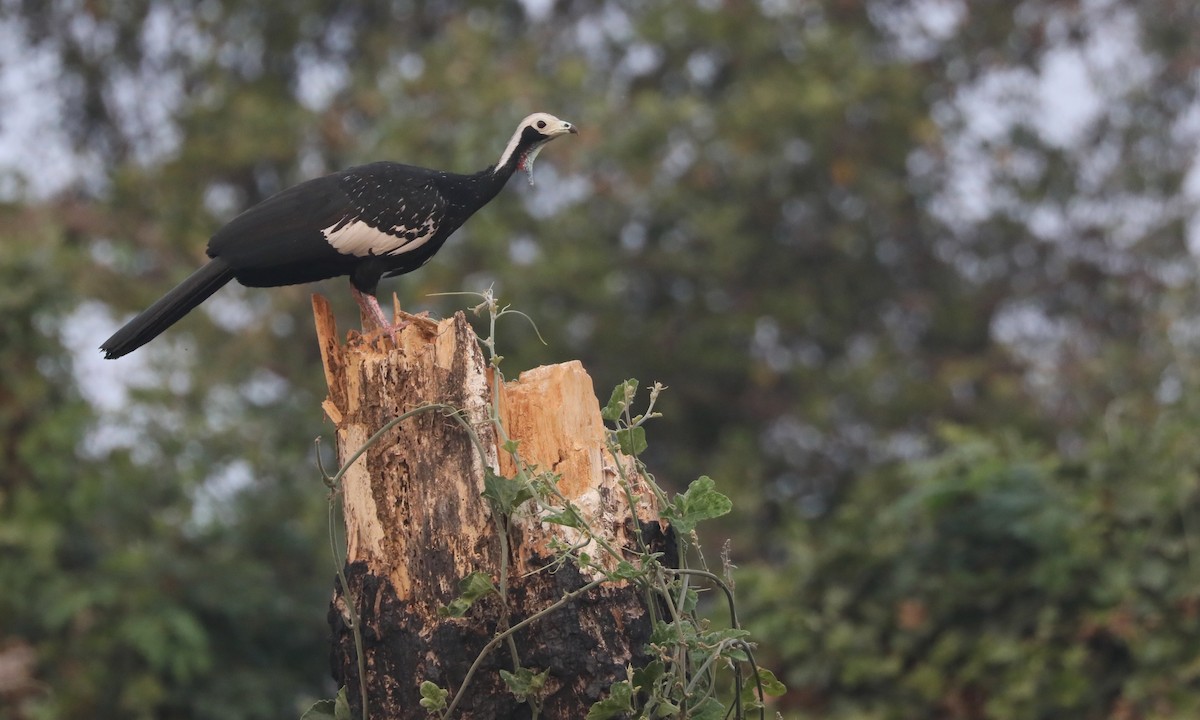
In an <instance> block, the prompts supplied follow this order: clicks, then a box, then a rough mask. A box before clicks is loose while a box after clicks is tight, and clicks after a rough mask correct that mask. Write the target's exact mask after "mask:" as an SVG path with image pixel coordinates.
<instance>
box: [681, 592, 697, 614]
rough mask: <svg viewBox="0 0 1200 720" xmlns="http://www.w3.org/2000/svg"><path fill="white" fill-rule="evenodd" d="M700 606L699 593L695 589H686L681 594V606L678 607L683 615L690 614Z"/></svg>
mask: <svg viewBox="0 0 1200 720" xmlns="http://www.w3.org/2000/svg"><path fill="white" fill-rule="evenodd" d="M699 604H700V593H699V592H698V591H697V590H696V588H691V587H690V588H688V589H687V590H686V591H685V592H684V594H683V605H682V606H681V607H680V610H682V611H683V612H685V613H690V612H692V611H693V610H695V609H696V606H697V605H699Z"/></svg>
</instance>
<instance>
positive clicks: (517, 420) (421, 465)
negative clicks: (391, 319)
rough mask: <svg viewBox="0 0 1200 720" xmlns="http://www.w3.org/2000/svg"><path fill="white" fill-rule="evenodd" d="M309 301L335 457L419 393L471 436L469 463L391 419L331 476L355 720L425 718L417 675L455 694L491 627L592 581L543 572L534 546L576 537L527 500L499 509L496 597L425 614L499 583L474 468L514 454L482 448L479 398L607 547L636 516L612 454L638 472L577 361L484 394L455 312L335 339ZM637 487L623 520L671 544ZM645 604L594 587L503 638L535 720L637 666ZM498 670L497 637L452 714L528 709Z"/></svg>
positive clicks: (440, 435)
mask: <svg viewBox="0 0 1200 720" xmlns="http://www.w3.org/2000/svg"><path fill="white" fill-rule="evenodd" d="M313 309H314V313H315V317H316V322H317V334H318V339H319V341H320V343H321V352H322V357H323V360H324V364H325V372H326V380H327V382H328V385H329V398H328V399H327V400H326V401H325V403H324V409H325V412H326V415H328V417H329V418H330V420H332V421H333V423H334V424H335V425H336V426H337V440H338V456H339V461H340V462H341V463H345V462H346V461H347V460H349V458H350V457H351V456H352V455H353V454H354V453H355V452H357V451H358V450H359V448H361V447H362V446H363V445H364V444H365V443H366V442H367V439H368V438H369V437H371V435H372V434H373V433H374V432H375V431H376V430H378V429H379V428H380V427H382V426H383V425H384V424H386V423H387V422H388V421H389V420H391V419H392V418H395V417H396V416H398V415H400V414H402V413H404V412H407V411H409V410H413V409H414V408H417V407H420V406H422V405H426V404H430V403H443V404H446V405H451V406H454V407H456V408H459V409H461V410H462V411H463V412H464V414H465V415H466V417H467V418H468V420H469V422H470V424H471V426H472V427H473V428H474V429H475V432H476V434H477V435H478V437H479V439H480V440H481V442H482V444H483V447H484V456H483V457H481V455H480V452H479V451H478V449H477V448H476V447H475V445H474V443H473V442H472V440H471V438H470V435H469V434H468V433H467V432H466V431H465V430H464V429H463V428H462V427H461V426H459V425H458V424H457V423H456V422H455V421H454V420H453V419H450V418H447V417H446V416H445V414H444V413H440V412H425V413H421V414H419V415H416V416H414V417H412V418H410V419H408V420H405V421H404V422H402V423H400V424H399V425H397V426H396V427H395V428H393V429H392V430H390V431H389V432H388V433H387V434H386V435H385V436H384V437H382V438H381V439H380V441H378V442H376V443H375V444H374V445H373V446H371V447H370V448H369V449H368V450H367V451H366V452H365V453H363V454H362V456H361V457H359V458H358V459H357V460H356V461H355V463H354V465H353V466H352V467H351V469H350V470H349V471H348V472H347V473H346V474H345V476H344V479H343V493H344V495H343V498H344V513H345V520H346V527H347V548H348V549H347V567H346V573H347V576H348V579H349V585H350V592H349V597H350V598H353V603H354V608H355V611H356V613H357V614H358V616H359V619H360V622H361V628H362V635H363V645H364V647H363V652H364V653H365V658H366V668H367V672H366V676H367V686H368V704H369V713H368V716H369V717H370V718H376V719H378V718H425V717H427V713H426V711H425V710H424V709H423V708H421V707H420V705H419V699H420V695H419V686H420V684H421V682H422V681H424V680H430V681H432V682H434V683H436V684H438V685H439V686H441V687H443V688H446V689H448V690H449V691H450V694H451V697H453V696H454V694H455V693H456V692H457V691H458V690H459V688H460V687H461V686H462V684H463V681H464V677H465V676H466V673H467V670H468V668H469V667H470V666H471V664H472V663H473V662H474V661H475V659H476V657H477V656H478V655H479V653H480V650H481V649H482V648H483V647H484V645H485V644H487V642H488V641H489V640H490V639H491V638H492V637H493V636H494V634H495V633H496V632H497V630H498V629H501V630H502V629H504V628H506V627H510V626H512V625H514V624H516V623H518V622H520V621H521V620H523V619H524V618H527V617H529V616H531V615H533V614H535V613H537V612H539V611H541V610H542V609H544V608H546V607H548V606H549V605H551V604H553V603H555V602H556V601H558V600H559V599H560V598H562V596H563V595H564V593H567V592H570V591H573V590H575V589H577V588H579V587H582V586H583V585H585V584H586V583H587V582H589V581H590V580H592V579H594V578H593V577H592V576H590V575H588V574H586V573H584V572H581V571H580V570H579V569H578V568H576V567H574V566H573V565H567V566H564V567H561V568H559V569H558V570H557V571H555V572H550V571H549V570H543V568H545V567H546V566H547V565H548V564H549V563H550V561H551V560H552V559H553V553H552V552H551V550H550V549H549V543H550V542H551V541H552V540H553V539H554V538H558V539H559V540H560V541H563V542H569V543H578V542H579V540H580V536H579V535H578V531H576V530H573V529H571V528H566V527H563V526H560V525H552V524H545V523H542V522H541V521H540V519H539V518H538V517H537V515H536V513H535V512H534V511H533V510H530V509H528V508H529V507H530V504H526V505H525V506H523V508H522V509H521V510H519V511H518V512H517V513H516V515H515V517H513V518H512V519H511V530H510V533H509V545H510V557H509V558H508V566H509V569H508V586H509V589H508V601H507V607H505V604H504V603H502V602H501V601H500V600H499V598H498V597H497V596H496V595H492V596H489V597H488V598H486V599H485V600H483V601H481V602H479V603H476V605H475V606H473V607H472V608H471V610H470V611H469V612H468V614H467V615H466V617H464V618H460V619H453V618H442V617H439V616H438V609H439V608H440V607H442V606H444V605H446V604H447V603H448V602H450V601H451V600H452V599H454V598H455V597H456V596H457V595H458V592H459V591H458V583H459V581H460V580H461V579H462V578H464V577H465V576H467V575H468V574H470V573H472V572H484V573H487V574H488V575H489V576H490V577H491V578H492V581H493V582H494V583H496V584H499V581H500V568H501V562H500V548H501V542H500V538H499V537H498V535H497V532H498V530H497V527H498V524H497V522H496V521H495V520H494V519H493V517H492V514H491V511H490V509H489V507H488V503H487V502H486V500H484V499H483V498H482V497H481V496H480V493H481V492H482V490H483V487H484V471H485V467H490V468H492V469H493V470H498V471H499V472H500V473H501V474H504V475H508V476H512V475H513V472H514V469H515V465H514V462H513V460H512V459H511V458H510V457H509V456H508V454H507V453H505V452H502V451H498V449H497V440H496V434H497V433H496V432H495V429H494V427H493V425H492V423H491V422H490V421H489V407H490V404H491V403H492V401H493V398H494V397H496V396H495V395H493V392H495V393H497V394H498V397H499V400H500V407H501V413H500V416H501V418H502V422H503V426H504V427H505V429H506V431H507V434H508V436H509V437H511V438H513V439H517V440H519V441H520V454H521V457H522V459H523V460H524V461H525V462H526V463H529V464H535V465H537V467H538V469H539V471H540V470H546V471H553V472H556V473H560V474H561V476H562V479H561V481H560V482H559V485H558V487H559V489H560V491H561V492H562V493H563V494H564V495H565V496H566V497H568V498H570V499H571V500H572V501H573V502H574V503H576V504H577V505H578V506H579V507H580V508H581V509H582V511H583V512H584V514H585V516H586V519H587V521H588V522H589V524H591V526H592V527H593V528H595V529H597V530H598V531H599V532H601V533H603V534H604V535H605V536H606V537H607V539H608V540H609V541H610V542H611V543H612V544H613V545H614V546H616V547H636V540H635V539H634V537H633V529H634V528H633V521H632V518H633V517H634V513H631V512H630V511H629V507H628V502H627V497H626V493H625V491H624V490H622V488H621V485H620V483H619V476H620V474H619V472H618V467H617V462H625V463H626V465H625V467H626V468H627V474H629V476H630V477H634V479H635V482H640V478H636V477H635V476H633V475H632V471H631V465H630V464H629V463H628V459H618V458H614V457H613V456H612V455H611V454H610V453H609V452H608V451H607V450H606V449H605V447H604V434H603V426H602V423H601V419H600V414H599V404H598V403H597V401H596V398H595V395H594V394H593V389H592V383H591V379H590V378H589V377H588V375H587V373H586V372H585V371H584V370H583V368H582V366H581V365H580V364H579V363H577V362H572V363H566V364H563V365H556V366H551V367H544V368H538V369H536V370H533V371H529V372H526V373H523V374H522V375H521V377H520V378H519V379H518V380H517V381H515V382H510V383H505V384H503V385H502V387H500V388H493V387H492V384H491V383H490V382H489V377H490V373H489V372H488V369H487V363H486V361H485V358H484V356H483V354H482V352H481V350H480V348H479V346H478V344H477V343H476V340H475V335H474V332H473V331H472V329H471V327H470V325H469V324H468V323H467V321H466V319H465V317H463V315H462V314H461V313H459V314H457V315H455V316H454V317H452V318H449V319H447V320H443V321H441V322H438V323H435V322H432V321H430V320H427V319H424V318H420V317H415V316H409V315H404V316H403V318H402V319H404V320H408V321H409V322H410V323H411V324H410V325H408V326H407V327H406V328H405V329H404V330H403V331H401V332H400V333H399V335H398V337H397V339H396V342H395V343H393V342H392V340H391V338H389V337H388V336H387V335H386V334H383V333H380V332H376V333H372V334H369V335H366V336H360V335H357V334H355V333H351V337H350V338H349V341H348V343H347V344H346V345H345V346H343V345H341V344H340V343H339V342H338V337H337V330H336V327H335V326H334V322H333V316H332V314H331V313H330V311H329V307H328V304H327V303H326V302H325V301H324V298H321V297H319V296H314V298H313ZM639 494H640V497H641V499H640V500H639V507H638V508H637V512H636V516H637V517H638V518H639V520H640V524H641V526H642V527H643V528H644V529H645V530H646V531H647V532H646V536H647V537H648V538H650V539H651V540H652V541H653V542H656V543H657V544H658V547H657V548H656V549H658V550H664V549H666V547H665V546H666V545H667V544H668V543H667V542H666V538H665V537H664V536H663V534H662V528H661V527H660V525H659V523H658V522H657V520H656V518H657V512H656V511H655V508H654V507H653V506H652V504H651V503H653V496H652V494H651V493H649V492H641V493H639ZM591 554H592V556H593V557H597V558H600V557H602V555H603V554H602V553H601V552H599V551H598V550H597V551H595V552H592V553H591ZM538 570H541V571H540V572H537V571H538ZM644 600H645V598H644V597H643V595H642V594H641V593H640V592H638V591H637V590H636V589H635V588H633V587H632V586H628V585H625V584H616V583H606V584H604V585H601V586H600V587H598V588H596V589H594V590H592V591H590V592H588V593H587V594H585V595H583V596H581V597H580V598H578V599H576V600H575V601H573V602H571V603H569V604H567V605H565V606H563V607H562V608H559V609H558V610H556V611H554V612H553V613H551V614H550V615H548V616H547V617H545V618H542V619H540V620H539V621H537V622H535V623H534V624H532V625H530V626H528V627H526V628H524V629H523V630H522V631H521V632H518V633H517V634H516V636H515V639H516V646H517V655H518V657H519V658H520V663H521V665H522V666H523V667H526V668H529V669H531V670H533V671H534V672H540V671H542V670H546V669H549V670H550V674H549V680H548V682H547V685H546V689H545V691H544V693H543V697H542V698H541V703H542V717H545V718H582V717H583V716H584V715H586V713H587V708H588V706H589V705H591V704H592V703H593V702H595V701H596V700H598V699H600V698H602V697H603V696H604V695H605V692H606V690H607V688H608V687H609V686H610V685H611V684H612V683H613V682H615V681H617V680H620V679H624V678H625V673H626V670H625V668H626V666H628V665H630V664H633V665H635V666H636V665H640V664H643V663H644V662H646V660H647V659H646V658H643V657H641V653H642V648H643V646H644V645H645V643H646V641H647V639H648V637H649V634H650V621H649V614H648V612H647V609H646V606H645V603H644ZM346 603H347V598H346V597H345V596H343V594H342V593H341V591H340V589H339V590H338V591H337V592H336V593H335V595H334V598H333V602H332V604H331V608H330V623H331V626H332V629H333V657H332V663H333V673H334V677H335V678H336V679H337V680H338V681H339V682H340V683H342V684H344V685H346V686H347V688H348V696H349V698H350V700H351V705H352V707H353V708H354V710H355V713H356V715H357V716H360V717H361V715H359V711H360V707H361V702H360V700H359V693H358V682H359V679H358V659H357V657H358V656H357V650H356V648H355V645H354V637H353V635H352V633H351V631H350V627H349V625H350V617H351V615H350V614H349V613H348V611H347V607H346ZM501 669H505V670H508V671H510V672H511V671H512V670H513V669H514V659H513V656H512V653H511V652H510V650H509V648H508V647H507V646H506V645H501V646H500V647H499V648H498V650H496V651H494V652H492V653H491V654H490V655H489V656H488V657H487V658H486V660H485V661H484V663H483V664H482V665H481V666H480V668H479V669H478V670H477V671H476V673H475V675H474V677H473V678H472V679H471V680H470V684H469V686H468V691H467V693H466V695H465V699H464V701H463V702H462V703H461V704H460V706H459V708H458V710H457V711H456V713H455V717H457V718H526V717H529V716H530V715H531V712H530V708H529V706H528V705H526V704H524V703H522V702H518V700H517V699H516V698H515V697H514V696H513V695H512V694H511V693H510V692H508V690H507V688H506V686H505V685H504V683H503V681H502V680H501V678H500V676H499V670H501Z"/></svg>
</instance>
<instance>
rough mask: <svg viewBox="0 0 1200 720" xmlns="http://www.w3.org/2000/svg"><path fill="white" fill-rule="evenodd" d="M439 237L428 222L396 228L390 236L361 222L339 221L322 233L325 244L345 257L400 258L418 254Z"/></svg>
mask: <svg viewBox="0 0 1200 720" xmlns="http://www.w3.org/2000/svg"><path fill="white" fill-rule="evenodd" d="M436 233H437V223H436V222H435V221H434V219H433V218H427V219H426V220H425V222H423V223H421V224H420V225H418V226H417V227H415V228H406V227H403V226H400V225H396V226H394V227H393V228H392V229H391V231H390V232H384V231H382V230H380V229H378V228H373V227H371V226H370V225H368V224H367V223H365V222H363V221H362V220H354V221H352V222H345V221H339V222H337V223H335V224H333V225H330V226H329V227H327V228H325V229H324V230H322V231H321V234H322V235H324V236H325V240H326V242H328V243H329V244H330V245H331V246H333V249H334V250H337V251H338V252H340V253H341V254H343V255H353V256H355V257H368V256H370V255H400V254H402V253H406V252H409V251H412V250H416V249H417V248H419V247H421V246H422V245H424V244H425V243H427V242H429V240H430V238H432V237H433V236H434V235H435V234H436Z"/></svg>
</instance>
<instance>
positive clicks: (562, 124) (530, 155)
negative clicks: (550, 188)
mask: <svg viewBox="0 0 1200 720" xmlns="http://www.w3.org/2000/svg"><path fill="white" fill-rule="evenodd" d="M530 127H531V128H533V129H534V130H537V131H538V133H540V134H541V135H542V136H543V138H542V139H541V140H539V141H538V143H537V144H536V145H534V146H533V147H531V148H529V149H528V150H526V151H525V156H524V157H522V158H518V162H519V163H520V169H521V170H524V171H525V173H526V174H527V175H529V182H530V183H532V182H533V160H534V158H536V157H537V154H538V152H539V151H541V149H542V147H543V146H544V145H545V144H546V143H547V142H550V141H551V140H553V139H554V138H556V137H558V136H559V135H566V134H567V133H573V132H575V127H574V126H573V125H571V123H569V122H567V121H566V120H559V119H558V118H556V117H554V116H553V115H551V114H550V113H534V114H532V115H530V116H529V117H527V118H525V119H524V120H522V121H521V122H520V124H519V125H517V131H516V132H514V133H513V136H512V139H511V140H509V141H508V147H506V148H504V152H503V153H501V154H500V160H499V161H497V162H496V169H497V170H499V169H500V168H502V167H504V166H505V165H507V164H508V162H509V161H510V160H511V159H512V156H513V153H515V152H516V151H517V146H518V145H520V144H521V136H522V135H523V134H524V133H525V128H530Z"/></svg>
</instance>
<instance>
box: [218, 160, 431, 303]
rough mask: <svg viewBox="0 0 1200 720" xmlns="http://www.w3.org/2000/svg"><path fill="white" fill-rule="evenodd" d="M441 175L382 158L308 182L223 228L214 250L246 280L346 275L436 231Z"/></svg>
mask: <svg viewBox="0 0 1200 720" xmlns="http://www.w3.org/2000/svg"><path fill="white" fill-rule="evenodd" d="M433 175H434V172H433V171H430V170H425V169H423V168H416V167H412V166H408V165H400V164H397V163H388V162H379V163H372V164H370V165H362V166H359V167H355V168H350V169H349V170H345V171H342V172H339V173H334V174H332V175H326V176H324V177H320V178H316V179H313V180H309V181H307V182H303V183H300V184H299V185H296V186H294V187H291V188H288V189H287V190H284V191H283V192H280V193H278V194H276V195H273V196H271V197H269V198H267V199H266V200H264V201H263V202H261V203H259V204H258V205H255V206H254V207H251V208H249V209H248V210H246V211H245V212H243V213H242V214H241V215H238V216H237V217H235V218H234V219H233V220H231V221H230V222H229V223H228V224H227V225H225V226H224V227H223V228H221V229H220V230H218V231H217V233H216V234H215V235H213V237H212V239H211V240H210V241H209V244H208V254H209V255H210V256H212V257H219V258H221V259H223V260H225V261H226V262H227V263H229V265H230V266H231V267H232V268H233V269H234V272H235V273H236V277H237V279H238V280H239V281H240V282H242V283H243V284H245V285H255V286H268V285H286V284H294V283H304V282H312V281H314V280H322V279H324V278H329V277H335V276H337V275H345V274H347V273H349V272H350V271H351V270H352V269H353V268H354V266H355V265H356V264H358V263H359V262H360V261H361V260H362V259H363V258H367V257H370V256H372V255H388V254H402V253H405V252H408V251H409V250H412V249H415V248H416V247H419V246H420V244H422V243H421V241H422V238H425V237H427V235H428V234H430V233H433V232H436V230H437V226H438V219H439V218H440V212H441V208H444V206H445V200H444V198H443V197H442V195H441V193H439V192H438V191H437V190H436V189H435V186H434V184H433V182H432V181H431V178H432V177H433Z"/></svg>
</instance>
